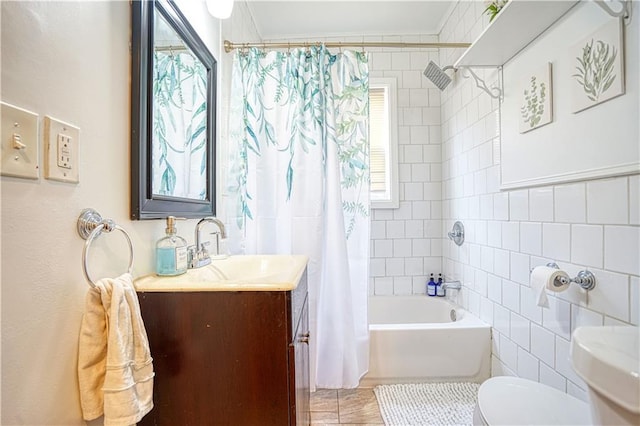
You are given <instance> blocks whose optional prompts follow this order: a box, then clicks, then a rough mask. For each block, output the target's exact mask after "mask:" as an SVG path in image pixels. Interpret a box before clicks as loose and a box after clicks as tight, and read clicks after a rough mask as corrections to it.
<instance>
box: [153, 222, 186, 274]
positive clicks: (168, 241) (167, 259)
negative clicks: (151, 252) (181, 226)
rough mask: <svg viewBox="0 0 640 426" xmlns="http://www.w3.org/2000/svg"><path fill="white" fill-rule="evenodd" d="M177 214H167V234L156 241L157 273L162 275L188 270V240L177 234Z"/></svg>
mask: <svg viewBox="0 0 640 426" xmlns="http://www.w3.org/2000/svg"><path fill="white" fill-rule="evenodd" d="M178 219H182V218H176V217H175V216H167V228H166V229H165V232H166V234H167V235H166V236H165V237H163V238H160V239H159V240H158V242H157V243H156V273H157V274H158V275H161V276H173V275H180V274H184V273H185V272H187V241H186V240H185V239H184V238H182V237H180V236H179V235H177V233H178V231H177V229H176V225H175V222H176V220H178Z"/></svg>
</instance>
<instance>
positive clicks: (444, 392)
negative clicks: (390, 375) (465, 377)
mask: <svg viewBox="0 0 640 426" xmlns="http://www.w3.org/2000/svg"><path fill="white" fill-rule="evenodd" d="M479 386H480V385H478V384H477V383H420V384H401V385H380V386H376V387H375V388H374V389H373V392H374V393H375V395H376V398H377V399H378V405H379V406H380V413H381V414H382V418H383V420H384V423H385V425H387V426H409V425H447V426H448V425H472V424H473V408H474V406H475V404H476V398H477V395H478V387H479Z"/></svg>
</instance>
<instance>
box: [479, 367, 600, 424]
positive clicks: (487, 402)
mask: <svg viewBox="0 0 640 426" xmlns="http://www.w3.org/2000/svg"><path fill="white" fill-rule="evenodd" d="M473 424H474V425H476V426H481V425H490V426H494V425H590V424H592V421H591V416H590V414H589V405H588V404H587V403H586V402H583V401H581V400H579V399H578V398H575V397H573V396H571V395H567V394H566V393H564V392H560V391H559V390H557V389H555V388H552V387H550V386H547V385H543V384H541V383H537V382H534V381H531V380H527V379H522V378H519V377H511V376H501V377H492V378H490V379H489V380H487V381H485V382H484V383H482V385H480V388H479V389H478V401H477V403H476V406H475V410H474V413H473Z"/></svg>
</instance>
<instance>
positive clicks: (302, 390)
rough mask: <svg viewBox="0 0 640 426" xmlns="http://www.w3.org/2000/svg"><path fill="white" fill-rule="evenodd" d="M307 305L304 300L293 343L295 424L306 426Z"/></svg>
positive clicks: (307, 372) (307, 385)
mask: <svg viewBox="0 0 640 426" xmlns="http://www.w3.org/2000/svg"><path fill="white" fill-rule="evenodd" d="M310 338H311V336H309V306H308V301H306V302H305V304H304V307H303V309H302V315H301V316H300V324H298V332H297V334H296V343H295V382H296V383H295V398H296V414H295V415H296V425H297V426H303V425H304V426H307V425H309V423H310V418H309V416H310V414H309V343H308V342H309V339H310Z"/></svg>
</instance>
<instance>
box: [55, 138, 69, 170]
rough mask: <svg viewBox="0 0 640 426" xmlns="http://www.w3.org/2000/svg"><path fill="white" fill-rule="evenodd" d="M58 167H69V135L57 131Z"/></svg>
mask: <svg viewBox="0 0 640 426" xmlns="http://www.w3.org/2000/svg"><path fill="white" fill-rule="evenodd" d="M57 158H58V167H62V168H63V169H71V136H69V135H65V134H63V133H58V157H57Z"/></svg>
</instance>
